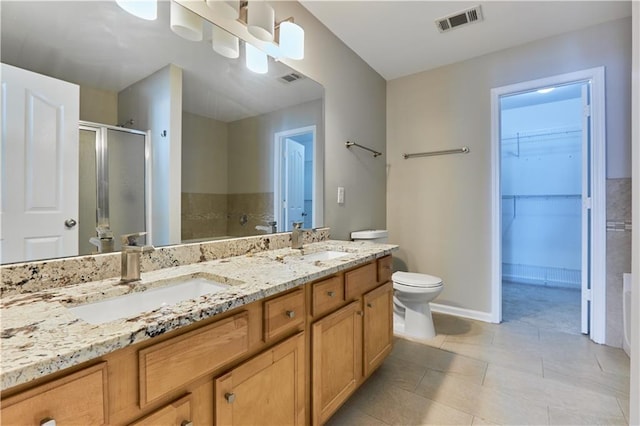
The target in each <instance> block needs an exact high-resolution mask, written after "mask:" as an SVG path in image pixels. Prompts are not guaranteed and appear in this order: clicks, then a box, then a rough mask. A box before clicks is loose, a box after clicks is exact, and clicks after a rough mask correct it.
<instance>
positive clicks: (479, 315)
mask: <svg viewBox="0 0 640 426" xmlns="http://www.w3.org/2000/svg"><path fill="white" fill-rule="evenodd" d="M430 305H431V312H437V313H439V314H447V315H454V316H456V317H462V318H469V319H474V320H478V321H484V322H492V321H491V314H490V313H488V312H481V311H473V310H471V309H464V308H457V307H455V306H449V305H441V304H439V303H433V302H431V303H430Z"/></svg>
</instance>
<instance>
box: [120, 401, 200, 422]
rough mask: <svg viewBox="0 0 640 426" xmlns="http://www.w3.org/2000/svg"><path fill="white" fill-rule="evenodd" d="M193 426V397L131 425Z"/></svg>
mask: <svg viewBox="0 0 640 426" xmlns="http://www.w3.org/2000/svg"><path fill="white" fill-rule="evenodd" d="M159 425H163V426H164V425H167V426H193V421H192V417H191V395H186V396H184V397H182V398H180V399H179V400H177V401H174V402H172V403H171V404H169V405H167V406H165V407H162V408H160V409H159V410H157V411H154V412H153V413H151V414H149V415H148V416H146V417H144V418H142V419H140V420H138V421H136V422H133V423H131V426H159Z"/></svg>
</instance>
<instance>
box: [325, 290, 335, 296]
mask: <svg viewBox="0 0 640 426" xmlns="http://www.w3.org/2000/svg"><path fill="white" fill-rule="evenodd" d="M327 295H328V296H329V297H333V296H335V295H336V292H335V291H328V292H327Z"/></svg>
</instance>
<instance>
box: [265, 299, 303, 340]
mask: <svg viewBox="0 0 640 426" xmlns="http://www.w3.org/2000/svg"><path fill="white" fill-rule="evenodd" d="M304 316H305V311H304V292H303V291H302V289H297V290H295V291H294V292H292V293H288V294H285V295H284V296H280V297H277V298H275V299H271V300H269V301H267V302H264V340H265V341H269V340H271V339H273V338H274V337H276V336H279V335H281V334H283V333H286V332H287V331H290V330H294V329H295V328H296V327H298V326H300V325H302V324H303V323H304V320H305V318H304Z"/></svg>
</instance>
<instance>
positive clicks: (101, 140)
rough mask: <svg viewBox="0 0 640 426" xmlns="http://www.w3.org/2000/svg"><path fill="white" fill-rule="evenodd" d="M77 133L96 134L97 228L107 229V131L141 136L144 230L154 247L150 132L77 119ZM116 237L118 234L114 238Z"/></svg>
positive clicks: (148, 240)
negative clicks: (142, 140)
mask: <svg viewBox="0 0 640 426" xmlns="http://www.w3.org/2000/svg"><path fill="white" fill-rule="evenodd" d="M78 123H79V126H78V130H85V131H89V132H94V133H95V134H96V139H95V140H96V146H95V148H96V226H97V227H98V226H101V225H107V226H109V156H108V152H109V151H108V144H109V138H108V131H109V130H112V131H117V132H123V133H128V134H133V135H140V136H143V137H144V158H145V160H144V178H145V185H144V191H145V200H144V204H145V214H144V221H145V228H146V229H141V230H140V231H145V232H146V233H147V235H146V243H147V244H153V233H152V226H151V223H152V222H151V217H152V206H153V204H152V200H151V191H152V170H151V167H152V159H153V157H152V155H151V154H152V152H151V149H152V148H151V132H150V131H146V132H145V131H142V130H135V129H128V128H125V127H121V126H111V125H108V124H102V123H94V122H91V121H83V120H80V121H79V122H78ZM114 238H119V235H114Z"/></svg>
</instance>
